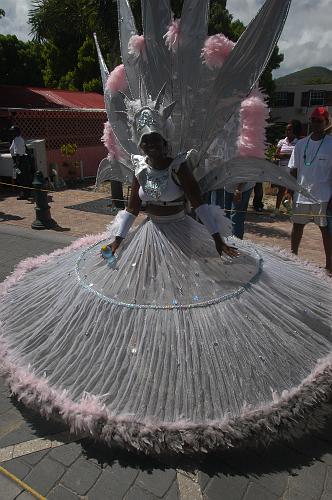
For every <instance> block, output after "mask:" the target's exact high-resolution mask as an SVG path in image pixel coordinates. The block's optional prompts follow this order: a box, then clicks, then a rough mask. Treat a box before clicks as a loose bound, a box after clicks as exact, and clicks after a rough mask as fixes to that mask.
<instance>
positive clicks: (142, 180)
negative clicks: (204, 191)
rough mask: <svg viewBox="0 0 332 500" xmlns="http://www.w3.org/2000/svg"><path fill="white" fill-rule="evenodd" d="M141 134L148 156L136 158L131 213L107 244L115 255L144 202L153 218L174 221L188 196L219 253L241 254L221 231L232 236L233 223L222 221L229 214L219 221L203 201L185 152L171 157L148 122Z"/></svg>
mask: <svg viewBox="0 0 332 500" xmlns="http://www.w3.org/2000/svg"><path fill="white" fill-rule="evenodd" d="M142 131H143V133H142ZM146 132H150V133H146ZM141 133H142V136H141V138H140V139H139V145H140V148H141V149H142V151H143V153H144V154H145V155H146V156H145V158H143V157H139V156H138V157H136V158H135V157H134V162H135V163H136V164H137V167H138V169H137V174H136V175H137V177H136V175H135V177H134V179H133V183H132V186H131V197H130V201H129V206H128V209H127V213H126V214H125V216H124V218H123V221H122V224H121V227H119V231H118V234H117V235H116V237H115V240H114V241H113V242H112V243H111V244H110V245H106V246H109V247H110V248H111V250H112V253H113V254H114V253H115V252H116V250H117V249H118V248H119V246H120V244H121V242H122V241H123V239H124V237H125V236H126V234H127V232H128V230H129V228H130V227H131V225H132V223H133V221H134V219H135V217H137V215H138V214H139V211H140V207H141V204H142V201H145V202H146V212H147V213H148V214H149V215H150V216H151V217H152V218H153V217H162V216H166V217H167V216H168V217H169V219H168V220H171V219H172V216H175V220H177V219H178V218H179V217H178V216H179V215H180V217H181V216H184V210H185V199H186V198H187V199H188V200H189V201H190V203H191V205H192V207H193V208H194V209H195V211H196V214H197V215H198V217H199V218H200V219H201V220H202V222H203V223H204V224H205V225H206V227H207V229H208V231H209V233H210V234H211V236H212V238H213V240H214V243H215V247H216V250H217V252H218V253H219V254H220V255H222V253H223V252H224V253H225V254H226V255H228V256H230V257H236V256H237V255H238V252H237V251H236V249H235V248H233V247H231V246H229V245H227V244H226V243H225V241H224V240H223V238H222V237H221V234H220V233H221V232H222V233H223V234H227V236H229V235H230V234H231V232H230V227H229V226H230V225H228V224H227V221H226V220H222V219H225V217H224V216H223V215H222V214H221V213H220V214H219V224H218V222H217V220H214V217H213V215H212V213H211V212H210V211H209V206H208V205H207V204H204V203H203V200H202V196H201V193H200V189H199V186H198V183H197V182H196V179H195V178H194V176H193V175H192V173H191V170H190V169H189V167H188V165H187V164H186V161H185V157H184V155H180V156H179V157H177V158H176V159H175V160H174V159H172V158H169V157H168V156H167V154H166V152H167V141H166V140H165V139H164V138H163V137H162V135H160V134H158V133H157V132H152V131H151V129H150V127H147V126H146V125H145V126H144V127H142V129H141ZM143 134H144V135H143ZM149 173H150V176H155V177H154V182H153V183H151V182H149V181H150V179H149ZM160 174H161V175H160ZM175 176H176V177H177V180H176V178H175ZM165 180H166V182H165ZM158 181H159V182H158ZM160 181H162V183H163V186H164V190H163V192H161V190H160V188H161V185H162V183H161V182H160ZM210 210H211V208H210ZM215 212H218V209H215ZM227 226H228V230H227V229H226V227H227Z"/></svg>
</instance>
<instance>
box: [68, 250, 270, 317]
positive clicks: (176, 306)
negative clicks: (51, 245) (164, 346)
mask: <svg viewBox="0 0 332 500" xmlns="http://www.w3.org/2000/svg"><path fill="white" fill-rule="evenodd" d="M97 245H98V246H99V245H100V242H99V243H95V244H93V245H91V246H89V247H88V248H86V249H85V250H84V251H83V252H82V254H81V255H80V257H79V259H78V260H77V263H76V265H75V273H76V277H77V280H78V282H79V283H80V285H81V286H82V287H83V288H84V289H85V290H86V291H87V292H89V293H93V294H94V295H96V296H97V297H98V298H99V299H101V300H104V301H106V302H108V303H109V304H114V305H116V306H120V307H127V308H128V309H193V308H196V307H208V306H211V305H214V304H219V303H220V302H224V301H226V300H228V299H232V298H234V297H238V296H239V295H241V294H242V293H243V292H244V291H245V290H247V289H248V288H250V287H251V285H252V283H253V282H254V281H256V280H257V278H258V277H259V275H260V274H261V272H262V269H263V258H262V256H261V255H260V253H259V252H258V251H257V250H256V249H251V250H252V251H253V252H254V253H255V254H256V257H257V258H258V270H257V272H256V274H255V275H254V276H252V277H251V278H250V280H249V281H247V283H246V284H245V285H243V286H240V287H239V288H238V289H237V290H235V291H233V292H230V293H225V294H223V295H221V296H220V297H215V298H214V299H209V300H205V301H202V302H195V303H192V304H174V303H172V304H163V305H161V304H136V303H132V304H130V303H128V302H123V301H120V300H115V299H112V298H111V297H107V296H106V295H103V294H102V293H100V292H98V291H97V290H94V289H93V288H92V285H88V284H87V283H85V282H84V280H83V279H82V278H81V276H80V273H79V265H80V262H81V260H82V258H83V257H84V255H85V254H86V253H87V252H89V251H90V250H91V249H92V248H94V247H95V246H97Z"/></svg>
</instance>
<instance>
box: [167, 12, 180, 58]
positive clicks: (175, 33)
mask: <svg viewBox="0 0 332 500" xmlns="http://www.w3.org/2000/svg"><path fill="white" fill-rule="evenodd" d="M180 24H181V19H173V21H172V22H171V24H170V25H169V27H168V31H167V33H165V35H164V38H165V43H166V46H167V48H168V49H169V50H171V51H172V52H176V51H177V48H178V46H179V37H180Z"/></svg>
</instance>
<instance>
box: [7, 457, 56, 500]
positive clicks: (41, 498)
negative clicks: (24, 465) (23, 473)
mask: <svg viewBox="0 0 332 500" xmlns="http://www.w3.org/2000/svg"><path fill="white" fill-rule="evenodd" d="M0 472H1V473H2V474H3V475H4V476H7V477H8V478H9V479H11V480H12V481H14V482H15V483H16V484H18V485H19V486H21V488H23V489H24V490H25V491H27V492H28V493H30V495H32V496H33V497H35V498H37V499H38V500H46V497H44V496H43V495H41V494H40V493H38V492H37V491H36V490H34V489H33V488H31V486H29V485H28V484H27V483H25V482H24V481H21V479H19V478H18V477H16V476H15V475H14V474H12V473H11V472H9V471H8V470H7V469H5V468H4V467H1V465H0Z"/></svg>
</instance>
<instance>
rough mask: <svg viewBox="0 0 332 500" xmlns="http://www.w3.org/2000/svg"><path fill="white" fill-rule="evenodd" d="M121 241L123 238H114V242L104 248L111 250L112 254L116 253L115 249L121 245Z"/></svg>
mask: <svg viewBox="0 0 332 500" xmlns="http://www.w3.org/2000/svg"><path fill="white" fill-rule="evenodd" d="M122 240H123V238H120V236H116V237H115V240H114V241H112V243H108V244H107V245H105V246H107V247H109V248H110V249H111V250H112V254H115V252H116V251H117V249H118V248H119V246H120V245H121V242H122Z"/></svg>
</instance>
